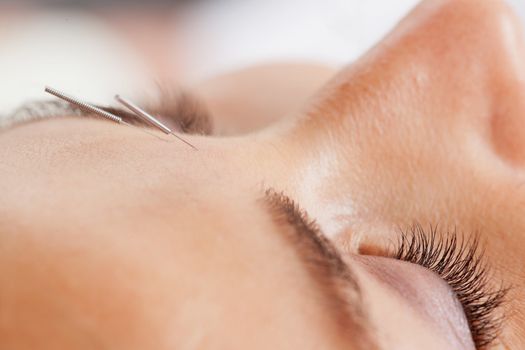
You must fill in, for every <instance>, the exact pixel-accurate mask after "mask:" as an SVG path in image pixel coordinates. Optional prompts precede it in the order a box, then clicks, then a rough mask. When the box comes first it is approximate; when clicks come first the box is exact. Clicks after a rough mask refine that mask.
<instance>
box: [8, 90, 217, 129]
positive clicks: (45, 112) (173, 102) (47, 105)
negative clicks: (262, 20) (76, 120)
mask: <svg viewBox="0 0 525 350" xmlns="http://www.w3.org/2000/svg"><path fill="white" fill-rule="evenodd" d="M94 106H96V107H98V108H100V109H102V110H104V111H106V112H109V113H112V114H114V115H116V116H118V117H120V118H122V119H123V120H124V121H125V122H127V123H129V124H132V125H135V126H139V127H144V128H150V127H151V126H150V125H149V124H147V123H145V122H144V121H142V120H141V119H140V118H137V117H136V116H135V115H134V114H133V113H130V112H128V111H126V110H124V109H122V108H116V107H107V106H99V105H94ZM141 107H142V106H141ZM143 108H144V109H146V110H147V111H148V112H150V113H151V114H153V115H155V117H157V118H158V119H159V120H161V121H162V122H164V123H165V124H166V125H167V126H169V127H170V128H173V129H175V130H178V131H180V132H183V133H185V134H200V135H210V134H211V133H212V132H213V119H212V116H211V114H210V113H209V112H208V109H207V108H206V106H205V105H204V103H202V102H201V101H199V100H198V99H197V98H196V97H195V96H194V95H192V94H190V93H186V92H172V91H171V90H168V89H161V90H160V98H159V101H158V102H157V103H153V104H150V105H147V104H146V106H145V107H143ZM68 116H76V117H86V118H93V119H100V118H99V117H98V116H96V115H94V114H92V113H89V112H85V111H83V110H82V109H80V108H78V107H77V106H74V105H72V104H70V103H67V102H65V101H61V100H44V101H31V102H28V103H25V104H23V105H22V106H20V107H19V108H18V109H16V110H15V111H14V112H13V113H11V114H9V115H7V116H0V131H2V130H3V129H9V128H10V127H14V126H17V125H20V124H23V123H27V122H31V121H38V120H48V119H52V118H60V117H68Z"/></svg>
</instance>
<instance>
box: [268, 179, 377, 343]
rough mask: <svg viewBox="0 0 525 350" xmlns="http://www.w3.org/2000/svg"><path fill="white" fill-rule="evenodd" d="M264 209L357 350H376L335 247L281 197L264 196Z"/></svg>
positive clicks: (357, 294) (352, 276) (358, 297)
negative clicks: (324, 297) (314, 282)
mask: <svg viewBox="0 0 525 350" xmlns="http://www.w3.org/2000/svg"><path fill="white" fill-rule="evenodd" d="M262 202H263V207H264V208H265V209H266V211H267V212H268V213H269V214H270V216H271V218H272V220H273V221H274V222H275V223H276V224H277V227H278V228H279V229H280V230H281V231H282V233H283V235H284V236H285V237H286V238H287V241H289V242H290V244H291V245H292V246H293V247H294V248H295V249H296V251H297V254H298V255H299V257H300V258H301V260H302V261H303V262H304V263H305V266H306V268H307V270H308V271H309V273H310V274H311V275H312V276H313V278H314V280H315V281H316V282H317V284H318V285H319V286H320V288H321V290H322V291H323V292H324V294H325V295H326V297H327V298H326V300H328V303H329V305H328V306H329V308H330V309H331V311H332V312H333V313H334V314H335V316H336V318H337V321H338V324H339V325H341V326H342V327H343V331H344V332H345V334H346V335H347V336H349V338H350V339H352V342H353V343H352V345H355V346H357V348H358V349H370V350H371V349H377V348H378V347H377V345H376V344H375V342H373V341H372V339H371V337H370V335H369V334H370V329H371V327H370V325H369V323H368V319H367V317H366V315H365V312H364V308H363V302H362V293H361V288H360V286H359V283H358V281H357V278H356V276H355V274H354V273H353V271H352V270H351V269H350V267H349V266H348V264H346V263H345V262H344V260H343V259H342V257H341V255H340V254H339V252H338V250H337V249H336V248H335V246H334V245H333V244H332V243H331V242H330V241H329V240H328V239H327V238H326V237H325V236H324V235H323V234H322V232H321V231H320V229H319V227H318V225H317V224H316V223H315V221H313V220H310V219H309V218H308V216H307V214H306V212H305V211H303V210H301V209H300V208H299V207H298V206H297V204H296V203H295V202H294V201H293V200H292V199H290V198H289V197H287V196H286V195H284V194H283V193H278V192H276V191H275V190H273V189H269V190H267V191H266V192H265V195H264V197H263V200H262Z"/></svg>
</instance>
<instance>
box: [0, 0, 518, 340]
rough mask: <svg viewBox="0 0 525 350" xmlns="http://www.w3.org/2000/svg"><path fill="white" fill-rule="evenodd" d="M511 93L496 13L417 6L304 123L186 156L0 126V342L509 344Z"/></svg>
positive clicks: (514, 190)
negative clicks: (477, 242)
mask: <svg viewBox="0 0 525 350" xmlns="http://www.w3.org/2000/svg"><path fill="white" fill-rule="evenodd" d="M305 74H306V73H305ZM285 78H286V77H283V80H286V79H285ZM524 82H525V50H524V46H523V40H522V37H521V32H520V30H519V28H518V24H517V21H516V19H515V18H514V17H513V15H512V14H511V13H510V11H509V10H508V9H507V8H506V7H505V6H504V5H502V4H500V3H499V2H498V1H485V2H476V1H467V0H465V1H451V0H439V1H427V2H424V3H423V4H422V5H420V6H419V7H418V8H416V9H415V10H414V11H413V12H412V13H411V14H410V15H409V16H408V17H407V18H406V19H405V20H404V21H403V22H402V23H401V24H400V25H399V26H398V27H397V28H396V29H395V30H394V31H393V33H391V34H390V35H389V36H388V37H387V38H386V39H384V40H383V41H382V42H381V43H379V44H378V45H377V46H376V47H374V48H373V49H372V50H371V51H370V52H369V53H368V54H366V55H365V56H364V57H363V58H361V59H360V60H359V61H358V62H356V63H354V64H353V65H351V66H349V67H348V68H346V69H345V70H343V71H341V72H339V73H338V74H336V76H335V77H334V78H333V79H332V80H331V81H330V82H329V83H328V84H326V85H324V86H323V87H319V88H318V91H317V92H316V93H315V96H314V98H313V99H312V100H310V102H309V103H307V104H306V105H304V106H303V107H302V108H301V109H300V111H299V112H295V113H293V114H290V116H289V117H287V118H283V119H282V120H280V121H277V122H275V123H273V124H272V125H271V126H269V127H268V128H265V129H261V130H258V131H255V132H252V133H249V134H238V135H236V136H232V137H222V138H220V137H213V136H195V135H183V136H184V137H185V138H186V139H187V140H188V141H190V142H191V143H192V144H194V145H195V146H196V147H197V148H198V150H197V151H195V150H193V149H192V148H190V147H188V146H186V145H185V144H184V143H181V142H179V141H177V139H175V138H173V137H171V136H163V135H162V134H160V133H159V134H158V135H157V136H159V137H153V136H151V135H148V134H146V133H143V132H141V131H140V130H137V129H136V128H128V127H124V126H119V125H115V124H111V123H108V122H105V121H100V120H96V119H86V118H79V117H66V118H54V119H50V120H47V121H40V122H32V123H25V124H23V125H19V126H16V127H13V128H10V129H9V130H5V131H3V132H2V133H1V134H0V159H1V162H0V171H1V174H2V176H1V182H0V190H1V193H2V196H0V213H1V215H0V232H2V235H1V236H0V237H1V244H0V305H1V307H0V343H2V347H3V348H9V349H32V348H35V347H38V348H40V349H43V348H46V349H56V348H77V349H83V348H86V349H87V348H103V347H105V348H110V349H145V348H151V349H197V348H198V349H246V348H250V349H299V348H300V349H319V348H322V349H370V348H378V349H421V348H425V349H474V348H475V346H476V345H477V346H478V347H480V348H482V347H483V344H485V343H487V342H489V341H490V340H492V338H493V337H494V336H496V335H497V338H496V341H495V342H493V344H500V345H503V346H504V347H507V348H511V349H520V348H523V347H525V309H524V305H523V303H522V301H521V300H524V299H523V298H524V291H523V288H524V287H525V269H524V268H523V266H524V264H523V263H524V261H525V216H524V215H522V214H523V213H524V209H525V186H523V184H524V183H525V182H524V180H525V174H524V172H523V171H524V170H523V169H524V166H525V127H524V125H525V89H524V86H523V85H524ZM283 86H285V85H283ZM282 90H283V88H282V86H275V87H274V88H273V89H272V87H269V89H268V90H265V91H261V92H260V93H261V94H263V93H264V94H268V95H269V97H268V98H267V100H270V99H275V100H276V101H278V103H277V102H276V104H278V105H279V106H278V108H277V107H275V109H272V105H271V104H265V107H260V105H257V106H255V105H256V104H254V106H252V109H251V112H252V113H253V114H254V115H257V116H261V115H265V114H266V115H267V118H268V120H273V119H275V117H276V115H275V114H274V113H275V111H276V110H279V112H281V111H282V106H283V104H282V101H283V96H289V98H290V101H295V100H294V99H296V98H297V96H296V95H297V94H295V95H294V92H293V91H292V92H291V91H282ZM239 96H242V91H238V92H237V95H236V94H235V93H232V96H231V100H230V101H229V105H230V106H231V105H232V104H233V105H235V104H238V105H239V106H242V108H239V109H238V110H242V111H246V110H250V108H249V106H248V107H247V106H246V103H245V104H244V105H243V101H245V100H244V99H241V98H239ZM223 102H224V101H223ZM217 105H220V104H217ZM223 105H228V103H223ZM212 112H213V114H215V115H220V114H221V111H220V110H219V109H217V110H212ZM171 117H175V118H176V117H177V116H171ZM245 117H246V118H250V115H245ZM235 119H236V118H234V117H232V118H231V120H229V121H228V123H229V124H228V130H230V131H231V130H234V129H235V127H234V125H233V124H232V121H235ZM257 120H258V121H260V118H258V119H257ZM215 122H216V124H217V125H221V120H216V121H215ZM222 123H223V124H226V122H225V121H223V122H222ZM232 125H233V126H232ZM241 129H243V130H244V129H246V127H245V125H243V126H242V127H239V129H238V130H241ZM150 132H153V133H156V131H150ZM292 199H293V200H294V201H295V202H292ZM301 208H302V209H304V210H305V211H306V212H307V213H308V214H306V213H305V212H303V211H302V209H301ZM313 220H315V221H316V222H317V224H312V221H313ZM402 231H404V232H405V234H402V233H401V232H402ZM454 232H455V234H454ZM402 237H404V242H405V245H404V246H402V247H400V243H398V242H400V240H403V239H402ZM456 238H457V240H455V239H456ZM476 239H478V240H479V244H480V246H479V249H477V250H476V249H475V240H476ZM461 242H463V243H461ZM411 243H412V244H411ZM454 247H455V248H454ZM462 247H463V248H462ZM482 250H483V254H481V251H482ZM396 252H397V253H398V258H399V259H394V258H393V255H396ZM471 252H472V254H470V253H471ZM403 260H405V261H403ZM485 268H486V269H485ZM484 269H485V271H486V272H485V273H481V272H480V271H482V270H484ZM478 272H480V273H478ZM506 289H508V291H506ZM500 305H501V306H500ZM498 320H502V322H498ZM500 323H501V327H498V325H499V324H500ZM46 346H47V347H46Z"/></svg>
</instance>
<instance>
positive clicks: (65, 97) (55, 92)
mask: <svg viewBox="0 0 525 350" xmlns="http://www.w3.org/2000/svg"><path fill="white" fill-rule="evenodd" d="M45 91H46V92H47V93H49V94H51V95H53V96H56V97H58V98H60V99H62V100H65V101H67V102H69V103H72V104H74V105H76V106H78V107H79V108H81V109H83V110H86V111H88V112H91V113H95V114H96V115H99V116H101V117H103V118H106V119H109V120H111V121H114V122H115V123H119V124H126V125H130V124H128V123H126V122H125V121H124V120H122V118H121V117H118V116H116V115H114V114H112V113H109V112H106V111H105V110H103V109H100V108H98V107H95V106H93V105H91V104H89V103H86V102H83V101H80V100H79V99H77V98H74V97H71V96H69V95H67V94H65V93H63V92H60V91H58V90H56V89H53V88H51V87H49V86H46V89H45Z"/></svg>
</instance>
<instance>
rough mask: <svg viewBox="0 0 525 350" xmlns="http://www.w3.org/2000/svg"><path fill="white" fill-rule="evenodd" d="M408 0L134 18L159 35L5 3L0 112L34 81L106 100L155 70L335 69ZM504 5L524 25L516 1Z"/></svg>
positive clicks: (206, 7)
mask: <svg viewBox="0 0 525 350" xmlns="http://www.w3.org/2000/svg"><path fill="white" fill-rule="evenodd" d="M479 1H492V0H479ZM417 2H418V1H417V0H395V1H393V0H367V1H361V0H323V1H321V0H265V1H261V0H217V1H202V2H195V3H194V5H191V3H190V5H187V6H185V7H184V9H182V10H178V11H177V13H174V14H172V15H166V14H164V15H162V16H161V18H162V23H160V22H159V21H158V20H156V19H155V18H156V17H152V18H153V19H150V20H149V22H148V21H146V22H144V23H143V22H140V23H141V25H142V27H144V26H146V27H147V26H148V23H151V26H152V27H155V26H159V27H161V28H162V32H163V34H162V36H157V35H156V34H155V31H153V30H152V31H151V33H150V34H149V36H148V35H146V36H144V35H142V37H140V38H139V37H136V35H135V33H133V32H128V33H125V31H124V33H123V31H122V29H121V30H120V31H119V30H117V29H115V28H116V27H115V26H113V25H111V20H110V21H108V18H109V19H112V18H113V17H118V18H119V21H120V22H122V23H127V25H128V26H127V27H126V26H124V28H134V27H137V26H134V23H139V22H137V18H139V17H140V14H141V12H139V13H138V14H137V13H134V14H132V15H130V16H131V17H130V16H128V17H130V18H127V19H126V18H124V19H123V20H120V18H121V17H125V16H122V14H120V15H117V14H116V13H115V11H110V12H109V13H108V14H106V15H104V14H101V12H103V11H104V10H100V11H99V12H97V13H95V12H93V11H89V12H86V11H78V10H75V9H72V8H67V9H61V8H56V7H54V8H53V9H52V10H51V9H43V10H42V9H40V10H39V11H27V10H26V9H25V10H24V11H20V9H17V8H14V9H13V8H7V9H4V11H1V12H2V15H0V19H1V22H0V76H1V77H2V84H1V86H0V93H1V94H0V96H1V98H0V113H6V112H8V111H10V110H12V109H13V108H15V107H16V106H17V105H19V104H20V103H21V102H23V101H25V100H30V99H35V98H37V99H38V98H46V97H47V96H45V95H44V93H43V88H44V85H51V86H54V87H57V88H59V89H62V90H65V91H68V92H70V93H72V94H77V95H79V96H81V97H84V98H86V99H88V100H93V101H96V102H99V103H107V102H109V101H110V100H111V98H112V96H113V95H114V94H115V93H117V92H118V93H121V94H124V95H128V96H132V97H133V96H143V95H144V94H145V92H147V91H151V87H152V86H154V84H155V79H157V78H159V77H162V78H163V79H165V80H169V81H172V82H173V84H182V85H188V84H191V83H192V82H195V81H198V80H200V79H205V78H208V77H211V76H214V75H217V74H220V73H222V72H226V71H230V70H234V69H238V68H243V67H246V66H250V65H254V64H259V63H268V62H275V61H288V62H293V61H310V62H317V63H324V64H328V65H333V66H341V65H344V64H346V63H349V62H351V61H353V60H355V59H356V58H357V57H358V56H359V55H361V54H362V53H363V52H365V51H366V50H367V49H368V48H370V47H371V46H372V45H373V44H374V43H375V42H377V41H378V40H379V39H380V38H381V37H382V36H383V35H385V34H386V33H387V32H388V31H389V30H390V29H391V28H392V27H393V26H394V25H395V23H396V22H397V21H399V20H400V19H401V18H402V17H403V16H404V15H405V14H406V13H407V12H408V11H409V10H410V9H411V8H412V7H414V6H415V5H416V4H417ZM509 3H510V4H511V5H512V6H513V7H515V9H516V11H517V12H518V13H519V14H520V16H521V17H522V18H523V19H524V23H525V1H523V0H509ZM0 9H1V7H0ZM134 21H135V22H134ZM120 22H119V23H120ZM130 23H131V27H130ZM146 32H147V30H146ZM137 35H138V34H137ZM130 38H131V39H137V42H140V43H141V44H140V45H137V44H136V43H135V44H133V40H130ZM139 39H140V40H139ZM159 46H160V47H161V48H162V50H159ZM148 54H151V55H148ZM154 56H155V57H157V58H156V59H151V57H154ZM148 57H150V58H148ZM159 57H160V58H159ZM158 66H163V67H167V68H164V69H159V70H156V67H158Z"/></svg>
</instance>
